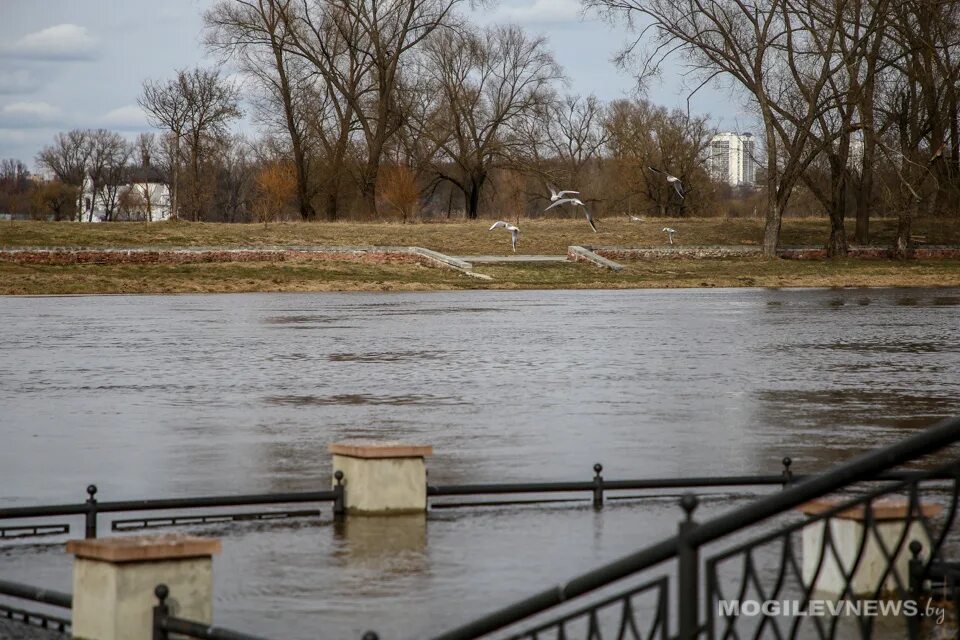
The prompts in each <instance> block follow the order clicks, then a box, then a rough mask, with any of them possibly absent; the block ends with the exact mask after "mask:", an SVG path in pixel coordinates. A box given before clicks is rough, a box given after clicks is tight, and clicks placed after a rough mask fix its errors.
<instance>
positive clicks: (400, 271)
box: [0, 258, 960, 295]
mask: <svg viewBox="0 0 960 640" xmlns="http://www.w3.org/2000/svg"><path fill="white" fill-rule="evenodd" d="M623 265H624V269H623V270H622V271H619V272H613V271H609V270H606V269H600V268H597V267H593V266H591V265H585V264H582V263H572V262H558V263H553V262H551V263H508V264H489V265H483V266H482V268H481V267H480V266H478V267H477V271H478V272H479V273H482V274H485V275H488V276H490V278H491V280H489V281H487V280H480V279H477V278H474V277H470V276H468V275H465V274H463V273H460V272H458V271H453V270H448V269H441V268H437V267H432V266H427V265H424V264H419V263H406V262H397V263H381V264H376V263H365V262H344V261H331V262H319V261H310V260H302V261H298V260H291V261H285V262H210V263H188V264H67V265H49V264H14V263H0V294H5V295H28V294H47V295H50V294H95V293H198V292H209V293H237V292H245V291H301V292H306V291H424V290H444V289H448V290H449V289H625V288H658V287H664V288H667V287H900V286H924V287H932V286H960V260H956V259H943V260H916V261H909V262H903V263H901V262H895V261H890V260H858V259H845V260H781V259H767V258H711V259H702V260H636V261H627V262H624V263H623Z"/></svg>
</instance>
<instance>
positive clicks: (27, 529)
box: [0, 457, 917, 539]
mask: <svg viewBox="0 0 960 640" xmlns="http://www.w3.org/2000/svg"><path fill="white" fill-rule="evenodd" d="M781 464H782V471H781V472H780V473H779V474H761V475H738V476H699V477H684V478H641V479H634V480H607V479H605V478H604V477H603V475H602V472H603V466H602V465H600V464H599V463H598V464H595V465H594V466H593V471H594V475H593V477H592V478H591V479H590V480H584V481H559V482H512V483H511V482H508V483H486V484H459V485H428V486H427V496H428V497H430V498H438V499H439V500H434V501H432V502H431V503H430V508H431V509H450V508H465V507H482V506H499V505H512V504H544V503H553V502H582V501H583V500H588V501H591V502H592V504H593V506H594V507H595V508H598V509H599V508H602V507H603V505H604V503H605V501H606V500H608V499H616V500H633V499H644V498H650V497H656V495H651V494H650V493H649V492H651V491H663V490H670V489H701V490H702V489H723V488H733V487H750V488H762V487H786V486H788V485H790V484H791V483H793V482H798V481H801V480H804V479H806V478H808V477H809V476H806V475H797V474H794V473H793V470H792V460H791V459H790V458H789V457H785V458H783V459H782V461H781ZM916 473H917V472H911V471H901V472H888V473H884V474H878V475H877V476H876V477H874V478H871V479H872V480H877V481H886V480H902V479H906V478H909V477H913V476H915V475H916ZM334 481H335V485H334V486H333V488H332V489H330V490H329V491H303V492H287V493H265V494H247V495H235V496H229V495H225V496H224V495H222V496H200V497H192V498H163V499H145V500H122V501H110V502H103V501H100V500H98V499H97V493H98V489H97V486H96V485H93V484H91V485H89V486H88V487H87V499H86V500H85V501H84V502H82V503H78V504H60V505H42V506H31V507H8V508H0V521H3V520H37V519H47V518H53V517H64V516H77V515H79V516H82V517H83V519H84V535H85V537H87V538H96V537H97V535H98V532H99V526H98V523H99V516H101V515H103V514H110V513H125V512H126V513H133V512H144V511H152V512H165V511H174V512H176V513H172V514H165V515H149V516H143V517H136V518H119V519H113V520H111V521H110V529H111V530H112V531H137V530H145V529H154V528H160V527H176V526H193V525H200V524H211V523H223V522H237V521H275V520H283V519H290V518H310V517H313V518H316V517H320V515H321V513H322V511H321V510H320V509H286V510H279V509H274V510H271V511H242V512H229V513H228V512H223V511H218V512H208V513H196V511H197V510H200V509H222V508H227V507H254V506H264V505H270V506H282V505H291V504H303V503H330V504H331V507H332V513H333V515H334V516H336V517H339V516H342V515H343V514H344V513H345V512H346V508H345V504H346V486H345V482H344V476H343V473H342V472H341V471H337V472H336V473H335V474H334ZM611 492H613V493H615V495H609V494H610V493H611ZM629 492H634V493H629ZM636 492H647V493H636ZM584 493H585V494H588V497H587V498H578V497H569V496H571V495H575V494H584ZM507 495H510V496H519V495H522V496H525V498H524V499H522V500H518V499H494V500H480V499H478V498H481V497H489V496H507ZM556 495H565V496H567V497H560V498H557V497H553V496H556ZM548 496H549V497H548ZM452 497H470V498H473V499H471V500H469V501H451V500H444V499H445V498H446V499H449V498H452ZM69 532H70V525H69V524H68V523H67V524H61V523H56V524H46V523H44V524H33V523H29V522H28V523H17V524H15V525H12V526H8V527H0V539H4V538H11V539H12V538H23V537H33V536H51V535H57V534H66V533H69Z"/></svg>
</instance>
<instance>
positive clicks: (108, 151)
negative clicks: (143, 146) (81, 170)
mask: <svg viewBox="0 0 960 640" xmlns="http://www.w3.org/2000/svg"><path fill="white" fill-rule="evenodd" d="M88 136H89V139H90V160H89V163H88V168H87V175H88V177H89V178H90V200H91V203H90V209H89V216H90V218H89V219H90V220H92V219H93V210H94V208H95V206H96V202H97V198H100V201H101V203H102V204H103V206H104V210H105V212H106V219H107V220H110V219H111V218H112V216H113V210H114V209H115V208H116V196H117V192H118V190H119V186H120V183H121V182H122V180H123V178H124V177H125V176H124V174H125V172H126V169H127V164H128V163H129V161H130V156H131V154H132V149H131V147H130V145H129V144H128V143H127V141H126V140H124V138H123V137H122V136H121V135H120V134H118V133H115V132H113V131H107V130H106V129H96V130H93V131H90V132H89V133H88Z"/></svg>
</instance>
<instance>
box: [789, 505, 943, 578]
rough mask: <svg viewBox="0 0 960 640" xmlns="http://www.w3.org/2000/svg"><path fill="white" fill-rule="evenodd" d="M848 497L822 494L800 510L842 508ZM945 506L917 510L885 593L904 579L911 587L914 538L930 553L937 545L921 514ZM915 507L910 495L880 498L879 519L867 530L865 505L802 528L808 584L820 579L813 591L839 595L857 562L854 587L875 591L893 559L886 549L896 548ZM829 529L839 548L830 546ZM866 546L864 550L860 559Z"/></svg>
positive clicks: (875, 511) (874, 514)
mask: <svg viewBox="0 0 960 640" xmlns="http://www.w3.org/2000/svg"><path fill="white" fill-rule="evenodd" d="M843 502H844V500H840V499H834V498H820V499H817V500H812V501H810V502H808V503H806V504H804V505H801V506H800V507H799V510H800V511H801V512H803V513H806V514H809V515H817V514H821V513H824V512H826V511H829V510H830V509H833V508H836V507H837V506H839V505H840V504H842V503H843ZM942 509H943V507H942V506H941V505H939V504H921V505H920V508H919V511H920V513H919V514H917V513H914V514H913V518H912V520H911V522H910V528H909V529H908V530H907V534H906V538H905V540H904V543H903V545H902V546H901V547H900V551H899V553H898V554H897V556H896V558H894V561H893V565H894V570H893V572H891V574H890V575H888V576H887V578H886V580H884V582H883V586H882V588H881V593H884V592H886V593H892V592H894V591H895V590H896V588H897V581H898V579H899V584H900V585H901V586H902V587H903V588H904V589H908V588H909V585H910V570H909V569H910V559H911V557H912V556H911V553H910V542H911V541H913V540H916V541H917V542H919V543H921V544H922V545H923V551H924V552H926V553H929V549H930V547H931V544H930V538H929V536H928V535H927V532H926V530H925V529H924V528H923V525H922V524H921V523H920V522H919V518H920V517H921V516H922V517H923V518H931V517H934V516H936V515H937V514H939V513H940V511H941V510H942ZM909 511H910V503H909V502H908V501H907V500H904V499H900V498H896V499H892V498H891V499H880V500H874V501H873V502H872V504H871V509H870V512H871V517H872V519H873V524H872V526H871V525H866V526H867V527H868V529H869V530H868V531H866V532H864V526H865V524H864V523H865V521H866V518H867V510H866V509H865V508H864V507H863V505H858V506H856V507H852V508H850V509H846V510H844V511H840V512H839V513H837V514H835V515H834V516H833V517H830V518H827V519H820V520H815V521H814V522H811V523H810V524H808V525H807V526H805V527H804V528H803V533H802V538H803V582H804V584H805V585H810V584H811V583H815V584H814V585H813V592H814V593H816V594H820V595H826V596H839V595H841V594H842V593H843V592H844V589H845V588H846V585H847V581H846V578H844V574H850V572H851V571H853V567H854V563H855V562H856V563H857V568H856V570H855V571H853V576H852V577H851V579H850V590H851V591H852V592H853V595H868V594H873V593H874V592H875V591H876V590H877V587H879V586H880V581H881V579H882V578H883V576H884V574H885V573H886V571H887V567H888V566H889V564H890V561H889V560H888V559H887V555H886V554H885V553H884V551H883V549H886V551H887V553H888V554H892V553H893V551H894V549H896V547H897V542H898V541H899V540H900V537H901V536H902V535H903V530H904V527H906V526H907V516H908V515H909ZM827 527H829V530H828V529H827ZM828 531H829V536H830V539H831V541H832V544H833V547H834V549H836V553H834V552H833V551H831V550H830V549H829V548H826V550H824V538H825V536H826V535H827V534H828ZM881 543H882V547H881ZM861 546H862V547H863V555H862V557H860V560H859V562H857V557H858V555H860V548H861ZM837 556H839V559H838V558H837ZM821 558H822V559H821ZM818 569H819V572H818Z"/></svg>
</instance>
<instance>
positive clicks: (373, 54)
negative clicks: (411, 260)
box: [283, 0, 467, 211]
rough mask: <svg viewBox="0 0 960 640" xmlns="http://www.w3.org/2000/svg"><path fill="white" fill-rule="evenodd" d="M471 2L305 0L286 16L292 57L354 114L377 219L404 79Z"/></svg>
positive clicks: (369, 202) (365, 185) (366, 194)
mask: <svg viewBox="0 0 960 640" xmlns="http://www.w3.org/2000/svg"><path fill="white" fill-rule="evenodd" d="M466 1H467V0H299V2H298V4H297V7H296V9H295V10H293V8H291V9H290V10H288V11H285V12H284V14H283V17H284V20H285V26H286V28H287V33H288V35H289V45H285V46H287V47H288V50H289V51H290V52H291V53H294V54H295V55H298V56H301V57H302V58H303V59H304V60H306V61H307V62H309V63H310V64H311V65H312V66H313V68H314V69H315V70H316V72H317V73H319V74H320V75H321V76H322V77H323V78H324V80H325V81H326V82H327V83H328V85H329V87H330V89H331V91H332V92H334V93H335V96H334V100H335V101H342V102H343V103H345V104H346V105H347V106H348V107H349V109H350V110H351V111H352V113H353V116H354V117H355V118H356V122H357V126H358V127H359V130H360V133H361V134H362V138H363V142H364V152H365V155H366V157H365V159H364V161H363V163H362V165H361V166H360V171H359V178H360V179H359V186H360V192H361V195H362V197H363V199H364V202H365V203H366V206H367V207H368V208H369V209H370V211H376V206H377V204H376V190H377V174H378V172H379V169H380V163H381V160H382V159H383V157H384V153H385V151H386V150H387V147H388V144H389V143H390V141H391V139H392V138H393V137H394V135H395V134H396V133H397V131H398V130H399V128H400V127H401V126H402V124H403V118H404V114H403V113H401V111H400V109H399V105H400V104H401V103H402V99H401V98H400V96H399V95H398V94H399V93H400V92H401V91H402V82H401V74H402V70H403V67H404V65H405V64H406V63H407V62H409V61H410V58H411V56H413V55H414V53H415V49H416V47H418V45H420V43H422V42H423V41H424V40H425V39H426V38H427V37H428V36H429V35H430V34H431V33H433V32H434V31H435V30H436V29H438V28H440V27H441V26H443V25H445V24H447V23H448V22H449V21H450V19H451V13H452V11H453V10H454V8H455V7H456V6H457V5H459V4H463V3H465V2H466Z"/></svg>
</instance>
